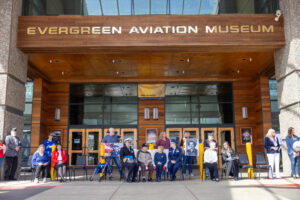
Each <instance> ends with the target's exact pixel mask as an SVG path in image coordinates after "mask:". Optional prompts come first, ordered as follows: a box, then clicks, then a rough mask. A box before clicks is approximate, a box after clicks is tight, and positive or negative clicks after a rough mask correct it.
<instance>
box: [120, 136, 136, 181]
mask: <svg viewBox="0 0 300 200" xmlns="http://www.w3.org/2000/svg"><path fill="white" fill-rule="evenodd" d="M124 143H125V144H124V146H123V147H122V148H121V150H120V159H121V162H122V168H125V167H126V168H128V175H127V182H137V180H136V177H137V172H138V169H139V166H138V164H137V163H136V161H135V156H134V150H133V149H132V148H131V139H130V138H127V139H125V140H124Z"/></svg>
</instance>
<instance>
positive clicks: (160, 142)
mask: <svg viewBox="0 0 300 200" xmlns="http://www.w3.org/2000/svg"><path fill="white" fill-rule="evenodd" d="M158 146H163V147H164V149H169V148H170V140H169V138H166V140H162V139H159V140H157V142H156V147H158Z"/></svg>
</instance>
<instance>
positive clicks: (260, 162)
mask: <svg viewBox="0 0 300 200" xmlns="http://www.w3.org/2000/svg"><path fill="white" fill-rule="evenodd" d="M255 168H256V169H257V170H258V174H259V178H260V172H261V169H267V170H268V173H269V171H270V169H272V167H271V165H269V164H267V160H266V156H265V154H264V153H258V154H256V166H255ZM272 177H273V170H272Z"/></svg>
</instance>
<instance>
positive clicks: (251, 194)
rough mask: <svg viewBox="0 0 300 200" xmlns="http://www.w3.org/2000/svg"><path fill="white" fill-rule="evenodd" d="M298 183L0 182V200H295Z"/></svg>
mask: <svg viewBox="0 0 300 200" xmlns="http://www.w3.org/2000/svg"><path fill="white" fill-rule="evenodd" d="M299 198H300V179H292V178H285V179H281V180H268V179H256V180H248V179H244V180H240V181H233V180H222V181H221V182H219V183H216V182H212V181H210V180H207V181H203V182H202V181H201V180H200V179H198V178H193V179H192V180H185V181H176V182H169V181H165V182H161V183H156V182H152V183H141V182H140V183H132V184H129V183H124V182H121V181H118V180H113V181H103V182H101V183H99V182H97V181H94V182H89V181H82V180H81V179H77V180H76V181H72V182H67V183H64V184H61V183H59V182H56V181H53V182H48V183H45V184H43V183H39V184H34V183H32V182H31V181H13V182H0V200H23V199H26V200H61V199H70V200H80V199H82V200H91V199H97V200H102V199H103V200H106V199H113V200H119V199H120V200H123V199H124V200H125V199H126V200H128V199H130V200H148V199H149V200H160V199H165V200H177V199H178V200H186V199H187V200H189V199H191V200H197V199H222V200H225V199H236V200H242V199H251V200H261V199H263V200H271V199H299Z"/></svg>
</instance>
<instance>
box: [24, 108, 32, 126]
mask: <svg viewBox="0 0 300 200" xmlns="http://www.w3.org/2000/svg"><path fill="white" fill-rule="evenodd" d="M31 120H32V103H25V109H24V124H31Z"/></svg>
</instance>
